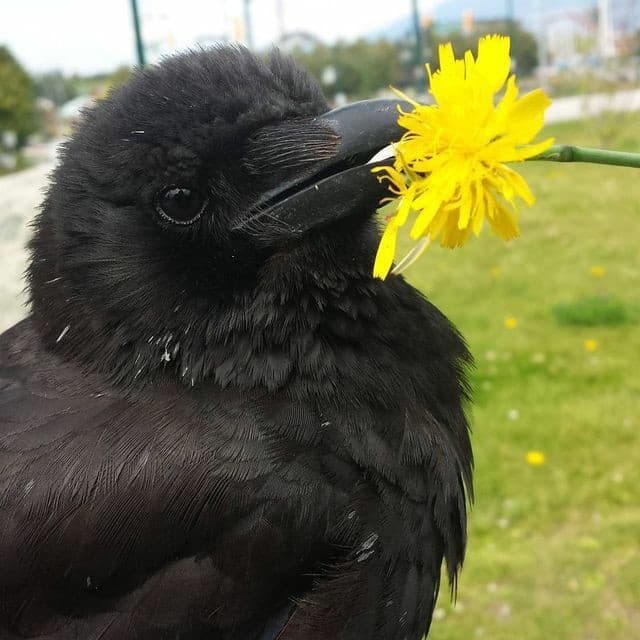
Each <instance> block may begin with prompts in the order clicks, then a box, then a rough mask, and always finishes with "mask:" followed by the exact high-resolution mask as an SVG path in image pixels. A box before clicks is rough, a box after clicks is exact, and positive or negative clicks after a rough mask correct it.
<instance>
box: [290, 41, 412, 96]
mask: <svg viewBox="0 0 640 640" xmlns="http://www.w3.org/2000/svg"><path fill="white" fill-rule="evenodd" d="M401 50H402V47H401V45H400V44H398V43H395V42H389V41H387V40H377V41H369V40H364V39H360V40H356V41H355V42H337V43H336V44H335V45H333V46H327V45H324V44H318V45H316V46H315V47H313V48H312V49H310V50H309V49H306V50H303V49H302V48H296V49H294V50H293V51H292V52H291V54H292V56H293V57H294V58H295V60H296V61H297V62H299V63H300V64H301V65H302V66H304V67H306V68H307V69H308V70H309V71H310V72H311V74H312V75H313V76H315V77H316V78H317V79H318V80H319V81H320V82H321V84H323V88H324V89H325V91H326V92H327V93H333V94H335V93H345V94H347V95H348V96H349V97H352V98H362V97H370V96H371V95H373V94H374V93H375V92H376V91H378V90H379V89H382V88H385V87H388V86H389V85H390V84H394V85H397V84H399V83H400V82H401V79H402V76H403V63H402V60H401ZM327 68H333V69H334V70H335V74H329V77H330V76H331V75H335V77H334V78H330V79H331V82H327V81H326V80H327V74H326V73H325V70H326V69H327ZM323 80H324V82H323Z"/></svg>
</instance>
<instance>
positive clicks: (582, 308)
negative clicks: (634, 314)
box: [553, 296, 631, 327]
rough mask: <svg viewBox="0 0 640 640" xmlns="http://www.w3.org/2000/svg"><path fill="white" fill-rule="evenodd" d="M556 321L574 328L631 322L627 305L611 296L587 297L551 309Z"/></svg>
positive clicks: (562, 303)
mask: <svg viewBox="0 0 640 640" xmlns="http://www.w3.org/2000/svg"><path fill="white" fill-rule="evenodd" d="M553 314H554V315H555V317H556V320H557V321H558V322H559V323H560V324H563V325H569V326H576V327H597V326H615V325H619V324H625V323H626V322H630V321H631V315H630V313H629V311H628V309H627V305H626V304H625V303H624V302H623V301H622V300H619V299H617V298H612V297H611V296H589V297H585V298H580V299H579V300H574V301H571V302H561V303H559V304H557V305H555V306H554V307H553Z"/></svg>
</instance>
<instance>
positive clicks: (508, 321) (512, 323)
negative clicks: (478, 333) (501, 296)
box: [504, 316, 518, 329]
mask: <svg viewBox="0 0 640 640" xmlns="http://www.w3.org/2000/svg"><path fill="white" fill-rule="evenodd" d="M504 326H505V327H506V328H507V329H515V328H516V327H517V326H518V318H514V317H513V316H509V317H508V318H505V319H504Z"/></svg>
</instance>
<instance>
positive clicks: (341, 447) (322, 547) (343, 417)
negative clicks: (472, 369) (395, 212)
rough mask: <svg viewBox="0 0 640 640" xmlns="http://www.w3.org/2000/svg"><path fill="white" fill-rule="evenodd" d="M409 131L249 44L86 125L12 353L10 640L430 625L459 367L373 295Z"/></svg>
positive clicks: (4, 478) (379, 291)
mask: <svg viewBox="0 0 640 640" xmlns="http://www.w3.org/2000/svg"><path fill="white" fill-rule="evenodd" d="M396 116H397V112H396V103H395V102H387V101H382V102H381V101H373V102H363V103H356V104H354V105H350V106H347V107H344V108H342V109H338V110H335V111H328V107H327V104H326V102H325V99H324V98H323V96H322V94H321V91H320V89H319V87H318V85H317V84H316V83H315V82H314V81H313V80H312V79H311V78H310V77H309V76H308V75H307V74H306V73H305V72H304V71H302V70H301V69H300V68H298V67H296V66H295V64H294V63H293V62H292V61H290V60H289V59H288V58H286V57H283V56H281V55H279V54H277V53H275V54H273V55H272V56H271V58H270V59H269V60H268V61H266V62H265V61H262V60H261V59H259V58H257V57H255V56H254V55H252V54H251V53H249V52H248V51H246V50H244V49H242V48H236V47H222V48H215V49H212V50H206V51H195V52H190V53H187V54H185V55H181V56H177V57H173V58H170V59H167V60H165V61H164V62H163V63H162V64H160V65H158V66H153V67H149V68H146V69H144V70H140V71H138V72H136V73H135V74H134V76H133V78H132V79H131V80H130V82H128V83H127V84H126V85H125V86H123V87H121V88H119V89H117V90H116V91H114V92H113V93H112V94H111V95H110V96H109V97H107V98H106V99H105V100H103V101H101V102H100V103H98V104H97V105H96V106H95V108H93V109H92V110H90V111H88V112H87V113H85V115H84V117H83V119H82V121H81V123H80V124H79V126H78V127H77V130H76V131H75V133H74V135H73V136H72V138H71V139H70V140H69V141H68V142H67V143H66V145H65V147H64V150H63V152H62V155H61V159H60V163H59V166H58V168H57V169H56V170H55V171H54V173H53V175H52V177H51V184H50V186H49V189H48V193H47V195H46V198H45V200H44V203H43V206H42V210H41V212H40V214H39V215H38V216H37V218H36V220H35V223H34V224H35V233H34V236H33V240H32V242H31V246H30V248H31V263H30V266H29V269H28V282H29V288H30V294H31V314H30V316H29V317H28V318H27V319H26V320H24V321H22V322H20V323H19V324H17V325H16V326H14V327H13V328H11V329H9V330H8V331H7V332H6V333H4V334H3V335H2V337H1V338H0V389H1V396H0V638H3V639H5V638H12V639H13V638H41V639H43V640H45V639H46V640H53V639H54V638H55V639H59V640H67V639H71V638H74V639H75V638H78V639H82V640H98V639H100V640H115V639H128V638H131V639H134V638H135V639H149V640H151V639H153V640H158V639H160V640H161V639H164V638H166V639H169V638H171V639H183V640H184V639H207V640H216V639H220V640H222V639H225V640H227V639H228V640H230V639H242V640H249V639H252V640H257V639H261V640H267V639H268V640H275V639H276V638H277V639H278V640H299V639H303V638H304V639H317V640H323V639H324V640H329V639H331V640H335V639H344V640H347V639H358V640H360V639H363V638H366V639H368V640H376V639H380V640H387V639H401V638H407V639H412V640H418V639H419V638H421V637H422V636H423V634H424V633H426V632H427V630H428V628H429V623H430V620H431V614H432V610H433V607H434V600H435V598H436V595H437V592H438V587H439V583H440V571H441V564H442V562H443V559H444V561H445V562H446V565H447V568H448V577H449V579H450V580H451V581H452V583H453V584H455V579H456V575H457V572H458V569H459V568H460V566H461V564H462V560H463V555H464V549H465V529H466V510H465V509H466V501H465V493H468V492H469V490H470V484H471V466H472V462H471V457H472V456H471V448H470V442H469V434H468V425H467V421H466V419H465V415H464V412H463V405H464V403H465V399H466V397H467V385H466V382H465V377H464V371H465V368H466V365H467V363H468V362H469V359H470V357H469V354H468V351H467V349H466V347H465V345H464V343H463V340H462V339H461V337H460V335H459V334H458V333H457V331H456V330H455V329H454V328H453V326H452V325H451V324H450V323H449V322H448V320H447V319H446V318H445V317H444V316H443V315H442V314H441V313H440V312H439V311H438V310H437V309H436V308H435V307H434V306H432V305H431V304H430V303H429V302H427V301H426V300H425V298H423V297H422V295H420V293H419V292H418V291H416V290H415V289H414V288H413V287H411V286H410V285H408V284H407V283H406V282H405V281H404V279H403V278H402V277H396V276H392V277H390V278H389V279H388V280H387V281H385V282H382V281H380V280H375V279H373V278H372V276H371V271H372V263H373V258H374V254H375V251H376V247H377V244H378V241H379V232H378V230H377V228H376V222H375V219H374V217H373V214H374V212H375V210H376V205H377V203H378V201H379V199H380V197H381V196H382V195H384V188H383V187H382V186H380V185H379V184H378V182H377V180H376V179H375V176H373V175H372V174H371V165H370V164H367V163H368V161H369V160H370V159H371V157H372V156H373V155H374V154H375V153H376V152H377V151H378V150H380V149H381V148H382V147H384V146H386V145H387V144H388V143H389V142H390V141H391V140H393V139H397V138H398V137H399V135H400V133H401V132H400V131H398V129H397V125H396Z"/></svg>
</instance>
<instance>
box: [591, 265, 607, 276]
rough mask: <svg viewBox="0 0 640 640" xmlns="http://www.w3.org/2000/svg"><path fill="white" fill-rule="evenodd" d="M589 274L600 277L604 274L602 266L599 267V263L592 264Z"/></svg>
mask: <svg viewBox="0 0 640 640" xmlns="http://www.w3.org/2000/svg"><path fill="white" fill-rule="evenodd" d="M590 271H591V275H592V276H594V277H596V278H602V276H603V275H604V267H601V266H600V265H599V264H594V265H593V266H592V267H591V269H590Z"/></svg>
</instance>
